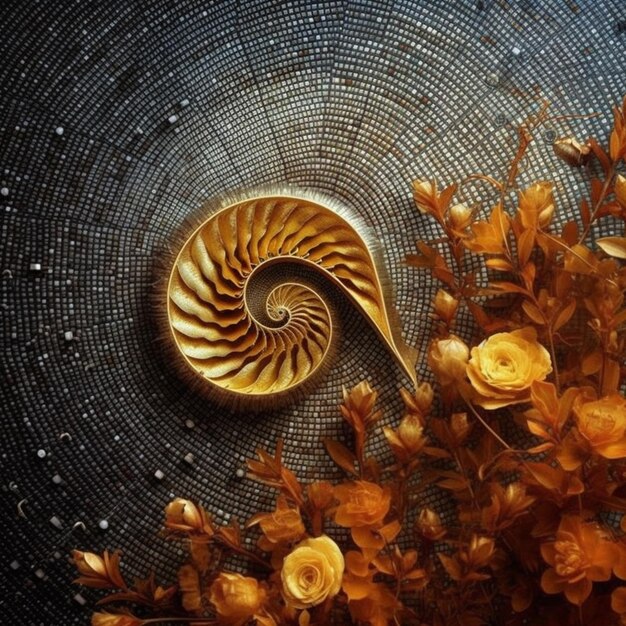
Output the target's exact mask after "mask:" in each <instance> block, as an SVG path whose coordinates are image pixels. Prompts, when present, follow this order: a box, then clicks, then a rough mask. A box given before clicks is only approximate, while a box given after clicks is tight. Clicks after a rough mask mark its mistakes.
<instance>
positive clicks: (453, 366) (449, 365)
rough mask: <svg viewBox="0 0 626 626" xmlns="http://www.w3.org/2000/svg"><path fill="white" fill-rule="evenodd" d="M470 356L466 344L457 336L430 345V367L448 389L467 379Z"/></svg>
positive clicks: (435, 341) (436, 340) (438, 340)
mask: <svg viewBox="0 0 626 626" xmlns="http://www.w3.org/2000/svg"><path fill="white" fill-rule="evenodd" d="M469 355H470V352H469V348H468V347H467V345H466V344H465V342H464V341H463V340H462V339H460V338H459V337H457V336H456V335H450V336H449V337H448V338H447V339H435V340H434V341H433V342H432V343H431V344H430V349H429V351H428V365H429V366H430V368H431V369H432V370H433V372H434V373H435V374H436V376H437V378H439V382H440V383H441V384H442V385H443V386H444V387H446V386H449V385H453V384H454V383H456V382H459V381H461V380H463V379H464V378H465V368H466V366H467V362H468V360H469Z"/></svg>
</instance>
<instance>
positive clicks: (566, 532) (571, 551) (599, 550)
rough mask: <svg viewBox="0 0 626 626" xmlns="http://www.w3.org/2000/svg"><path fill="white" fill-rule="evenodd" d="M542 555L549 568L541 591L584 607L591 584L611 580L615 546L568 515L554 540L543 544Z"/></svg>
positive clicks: (578, 519) (597, 531) (591, 526)
mask: <svg viewBox="0 0 626 626" xmlns="http://www.w3.org/2000/svg"><path fill="white" fill-rule="evenodd" d="M541 556H542V557H543V558H544V560H545V561H546V563H548V565H549V566H550V567H549V569H547V570H546V571H545V572H544V573H543V576H542V577H541V588H542V589H543V590H544V591H545V592H546V593H564V594H565V597H566V598H567V599H568V600H569V601H570V602H571V603H572V604H577V605H581V604H582V603H583V602H584V601H585V600H586V599H587V598H588V597H589V594H590V593H591V589H592V586H593V585H592V582H594V581H604V580H609V578H610V577H611V570H612V568H613V562H614V547H613V544H612V543H611V542H609V541H607V539H606V537H605V536H604V535H603V534H602V532H601V531H600V529H599V528H598V527H597V526H596V525H595V524H586V523H584V522H583V521H582V520H581V519H580V518H579V517H574V516H565V517H563V518H562V519H561V523H560V525H559V529H558V531H557V533H556V539H555V541H551V542H549V543H544V544H542V545H541Z"/></svg>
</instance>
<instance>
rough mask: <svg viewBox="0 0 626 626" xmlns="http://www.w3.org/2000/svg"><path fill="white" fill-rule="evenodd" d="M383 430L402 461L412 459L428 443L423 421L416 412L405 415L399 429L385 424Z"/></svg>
mask: <svg viewBox="0 0 626 626" xmlns="http://www.w3.org/2000/svg"><path fill="white" fill-rule="evenodd" d="M383 432H384V433H385V437H386V438H387V441H388V443H389V446H390V447H391V449H392V451H393V453H394V455H395V456H396V458H397V459H398V461H400V462H401V463H406V462H408V461H410V460H411V458H412V457H414V456H415V455H416V454H418V453H419V452H420V450H421V449H422V448H423V447H424V446H425V445H426V437H425V436H424V428H423V426H422V421H421V419H420V418H419V417H418V416H417V415H414V414H410V413H409V414H407V415H405V416H404V417H403V418H402V421H401V422H400V425H399V426H398V429H397V430H394V429H393V428H390V427H389V426H385V427H384V428H383Z"/></svg>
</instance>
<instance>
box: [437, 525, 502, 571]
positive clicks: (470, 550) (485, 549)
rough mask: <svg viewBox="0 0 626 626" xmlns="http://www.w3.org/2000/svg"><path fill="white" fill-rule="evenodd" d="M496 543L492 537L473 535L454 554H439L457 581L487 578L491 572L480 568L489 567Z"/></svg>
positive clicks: (443, 563)
mask: <svg viewBox="0 0 626 626" xmlns="http://www.w3.org/2000/svg"><path fill="white" fill-rule="evenodd" d="M495 548H496V544H495V541H494V540H493V539H492V538H491V537H481V536H480V535H472V539H471V541H470V543H469V545H465V546H463V547H461V549H460V550H459V551H458V552H456V553H455V554H454V555H453V556H448V555H446V554H441V553H440V554H438V555H437V556H438V557H439V560H440V561H441V564H442V565H443V567H444V569H445V570H446V572H447V573H448V575H449V576H450V578H452V580H456V581H457V582H470V581H479V580H487V579H489V578H490V575H489V574H485V573H482V572H480V571H479V570H481V569H483V568H485V567H487V566H488V565H489V564H490V562H491V560H492V558H493V556H494V553H495Z"/></svg>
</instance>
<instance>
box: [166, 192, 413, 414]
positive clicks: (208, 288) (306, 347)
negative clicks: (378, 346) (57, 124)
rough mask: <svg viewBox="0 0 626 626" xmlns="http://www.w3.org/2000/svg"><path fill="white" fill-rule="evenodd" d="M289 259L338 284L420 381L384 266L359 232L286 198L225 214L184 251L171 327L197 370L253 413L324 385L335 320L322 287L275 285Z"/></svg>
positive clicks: (174, 282) (174, 273) (170, 303)
mask: <svg viewBox="0 0 626 626" xmlns="http://www.w3.org/2000/svg"><path fill="white" fill-rule="evenodd" d="M284 262H287V263H296V264H299V265H300V266H304V268H306V269H307V271H309V272H311V273H314V274H315V275H317V276H322V277H323V278H325V279H326V280H329V281H330V282H331V283H333V284H334V285H335V286H336V287H338V288H339V289H340V290H341V291H342V292H343V293H344V294H345V295H346V296H347V297H348V298H349V300H350V301H351V302H352V304H353V305H355V306H356V307H357V308H358V309H359V310H360V311H361V313H362V314H363V315H364V316H365V318H366V319H367V320H368V322H369V323H370V324H371V325H372V326H373V327H374V329H375V330H376V331H377V333H378V335H379V336H380V338H381V339H382V340H383V341H384V343H385V344H386V346H387V347H388V349H389V350H390V351H391V353H392V355H393V356H394V358H395V359H396V360H397V361H398V363H399V364H400V365H401V367H402V368H403V370H404V371H405V372H406V373H407V375H408V376H409V378H410V379H411V380H412V382H413V383H415V366H414V362H413V361H412V358H411V356H410V351H409V350H408V349H406V348H405V347H404V345H403V344H402V342H401V340H400V339H399V337H397V336H396V334H395V329H394V328H392V324H391V323H390V320H389V311H388V308H389V305H388V304H386V302H385V294H384V289H383V287H382V283H381V275H380V270H381V269H382V268H379V267H377V263H376V262H375V260H374V256H373V255H372V253H371V251H370V250H369V249H368V245H367V244H366V242H365V241H364V239H363V237H362V236H361V235H360V234H359V232H358V230H357V228H356V227H355V226H353V225H352V224H351V221H350V220H349V219H348V218H345V217H343V216H342V215H341V214H340V213H339V212H338V211H336V210H333V209H331V208H329V207H328V206H325V205H324V204H322V203H320V202H318V201H314V200H312V199H308V198H304V197H295V196H287V195H267V196H262V197H253V198H248V199H245V200H242V201H238V202H234V203H232V204H229V205H228V206H225V207H223V208H221V209H219V210H218V211H216V212H214V213H213V214H211V215H209V216H208V218H206V219H205V220H204V221H203V222H202V223H201V224H200V226H199V227H197V228H196V229H195V230H194V232H193V233H192V234H191V235H190V236H189V237H188V238H187V239H186V240H185V242H184V244H183V245H182V248H181V249H180V250H179V252H178V255H177V257H176V259H175V261H174V264H173V267H172V269H171V273H170V276H169V281H168V284H167V325H168V329H169V332H168V334H169V338H170V340H171V341H172V342H173V344H174V347H175V350H176V352H177V354H178V355H179V356H181V357H182V359H183V361H184V366H185V367H186V369H187V370H188V372H193V373H194V374H195V375H197V376H198V377H199V378H201V379H202V380H203V381H205V382H206V383H207V384H208V385H209V386H210V387H211V388H213V389H214V390H215V391H216V392H217V394H216V395H217V397H220V396H221V397H225V398H230V399H231V400H234V401H237V402H238V403H240V404H241V403H243V405H244V406H248V407H253V406H254V405H255V404H256V405H258V404H259V403H263V402H264V401H266V400H267V401H270V402H274V401H276V400H280V399H284V398H287V399H288V398H290V397H292V396H293V394H294V393H297V392H301V391H302V389H303V387H305V386H306V385H307V384H311V383H312V382H313V381H315V380H317V378H319V376H320V374H321V372H323V371H324V368H325V364H326V363H327V362H328V359H329V356H330V355H331V354H332V351H333V350H332V348H333V344H334V339H335V336H336V335H337V328H336V324H335V323H334V316H333V313H332V310H331V308H330V307H329V306H328V305H327V303H326V300H327V299H328V298H327V297H325V296H327V294H325V293H324V290H323V288H320V283H319V281H313V282H310V283H309V282H307V280H306V279H302V280H297V279H296V280H287V279H285V278H284V276H279V281H278V284H276V282H277V281H276V277H275V276H274V281H273V282H272V281H268V280H267V276H268V275H270V274H272V272H268V271H267V270H272V269H273V270H276V267H277V266H278V265H279V264H280V263H284ZM273 274H274V275H276V271H274V272H273Z"/></svg>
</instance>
